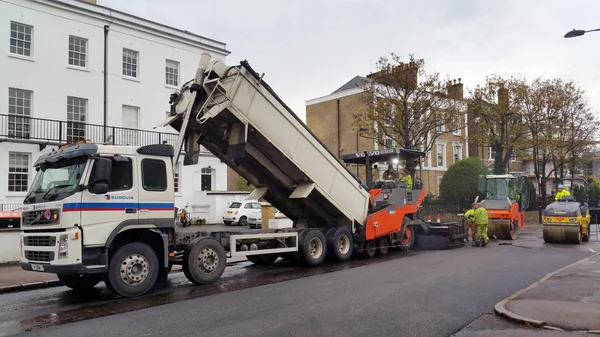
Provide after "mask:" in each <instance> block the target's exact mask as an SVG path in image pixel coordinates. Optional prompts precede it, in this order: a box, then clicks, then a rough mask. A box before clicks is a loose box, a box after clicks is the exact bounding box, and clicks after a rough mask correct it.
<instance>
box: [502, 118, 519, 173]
mask: <svg viewBox="0 0 600 337" xmlns="http://www.w3.org/2000/svg"><path fill="white" fill-rule="evenodd" d="M514 115H519V114H518V113H516V112H507V113H505V114H504V118H506V117H510V116H514ZM505 124H506V157H507V159H508V160H507V161H506V174H509V173H510V134H509V133H508V131H509V130H508V120H507V121H506V123H505Z"/></svg>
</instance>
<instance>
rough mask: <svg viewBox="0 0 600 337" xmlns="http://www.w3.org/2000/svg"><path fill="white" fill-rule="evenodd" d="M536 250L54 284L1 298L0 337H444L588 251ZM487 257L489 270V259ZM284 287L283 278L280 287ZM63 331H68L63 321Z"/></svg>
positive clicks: (529, 245)
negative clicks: (145, 286) (140, 292)
mask: <svg viewBox="0 0 600 337" xmlns="http://www.w3.org/2000/svg"><path fill="white" fill-rule="evenodd" d="M598 246H599V244H598V243H590V244H585V245H579V246H574V245H562V246H561V245H545V244H543V241H542V240H541V239H540V238H539V232H536V228H532V229H530V230H529V232H524V233H522V234H521V237H520V238H519V240H518V241H516V242H513V244H512V245H499V244H498V243H491V245H490V246H488V247H487V248H475V247H464V248H458V249H453V250H449V251H420V252H411V253H408V254H407V253H395V254H392V255H390V256H388V257H386V258H380V259H373V260H357V261H351V262H348V263H342V264H339V263H338V264H329V265H325V266H322V267H319V268H299V267H294V266H290V265H285V264H283V265H279V266H277V267H258V266H254V265H252V264H251V263H249V262H242V263H238V264H235V265H232V266H230V267H228V268H227V269H226V273H225V274H224V276H223V279H222V280H221V281H220V282H219V283H217V284H215V285H212V286H193V285H191V284H190V283H189V282H188V281H187V279H185V277H184V276H183V273H174V274H172V275H171V276H170V284H167V285H165V286H162V287H161V286H159V287H157V288H156V289H155V290H154V291H153V292H152V293H151V294H148V295H146V296H144V297H142V298H137V299H120V298H117V297H115V296H114V295H112V294H111V293H109V292H108V291H107V290H106V289H104V288H103V287H102V286H99V287H98V291H97V292H95V293H93V294H90V295H86V296H83V295H81V294H79V293H77V292H74V291H71V290H68V288H64V287H59V288H51V289H42V290H36V291H29V292H21V293H13V294H5V295H2V296H0V336H7V335H13V334H16V333H19V332H22V331H28V330H31V333H28V334H27V335H30V334H31V335H40V336H76V335H86V336H96V335H98V336H106V335H110V336H134V335H135V336H144V335H147V336H153V335H161V334H170V335H175V336H186V335H190V336H196V335H199V333H200V332H201V333H200V334H201V335H202V336H236V335H240V336H242V335H243V336H254V335H256V336H259V335H260V336H280V335H302V336H311V335H314V336H322V335H338V334H342V333H343V334H344V335H349V336H354V335H356V336H358V335H363V336H364V335H390V334H392V335H398V334H397V332H398V331H402V335H406V336H448V335H450V334H452V333H453V332H456V331H458V330H459V329H461V328H462V327H464V326H466V325H467V324H469V323H470V322H471V321H473V320H475V319H476V318H477V317H479V316H480V315H482V314H484V313H486V312H491V310H492V309H493V306H494V305H495V304H496V303H497V302H498V301H500V300H502V299H503V298H505V297H506V296H508V295H510V294H512V293H514V292H516V291H517V290H519V289H521V288H523V287H526V286H528V285H529V284H530V283H532V282H534V281H536V280H537V279H539V278H541V277H542V276H544V275H545V274H546V273H548V272H551V271H554V270H555V269H558V268H560V267H562V266H564V265H567V264H569V263H572V262H574V261H577V260H579V259H581V258H583V257H585V256H588V255H589V254H591V252H590V249H594V247H595V248H596V250H598V249H597V248H598ZM492 261H493V262H492ZM284 281H287V282H284ZM67 323H71V324H67Z"/></svg>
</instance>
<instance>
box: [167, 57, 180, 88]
mask: <svg viewBox="0 0 600 337" xmlns="http://www.w3.org/2000/svg"><path fill="white" fill-rule="evenodd" d="M165 76H166V77H165V78H166V83H167V84H168V85H172V86H175V87H176V86H178V85H179V62H177V61H172V60H166V64H165Z"/></svg>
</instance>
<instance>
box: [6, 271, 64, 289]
mask: <svg viewBox="0 0 600 337" xmlns="http://www.w3.org/2000/svg"><path fill="white" fill-rule="evenodd" d="M57 285H60V282H59V281H58V278H57V277H56V275H54V274H48V273H38V272H34V271H25V270H23V269H21V266H19V265H8V266H2V267H0V294H1V293H5V292H12V291H18V290H27V289H34V288H43V287H50V286H57Z"/></svg>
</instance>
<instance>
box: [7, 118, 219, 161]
mask: <svg viewBox="0 0 600 337" xmlns="http://www.w3.org/2000/svg"><path fill="white" fill-rule="evenodd" d="M178 136H179V135H178V134H177V133H175V132H173V133H169V132H158V131H148V130H140V129H131V128H124V127H118V126H106V127H105V126H103V125H99V124H89V123H81V122H71V121H60V120H52V119H44V118H33V117H27V116H18V115H7V114H0V138H4V140H10V141H14V142H23V143H33V144H54V145H64V144H68V143H73V142H77V141H79V140H82V139H91V140H92V141H94V142H98V143H102V142H105V143H108V144H112V145H132V146H143V145H149V144H161V143H166V144H170V145H173V146H175V145H176V143H177V137H178ZM200 152H201V153H208V151H207V150H206V149H205V148H204V147H200Z"/></svg>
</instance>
